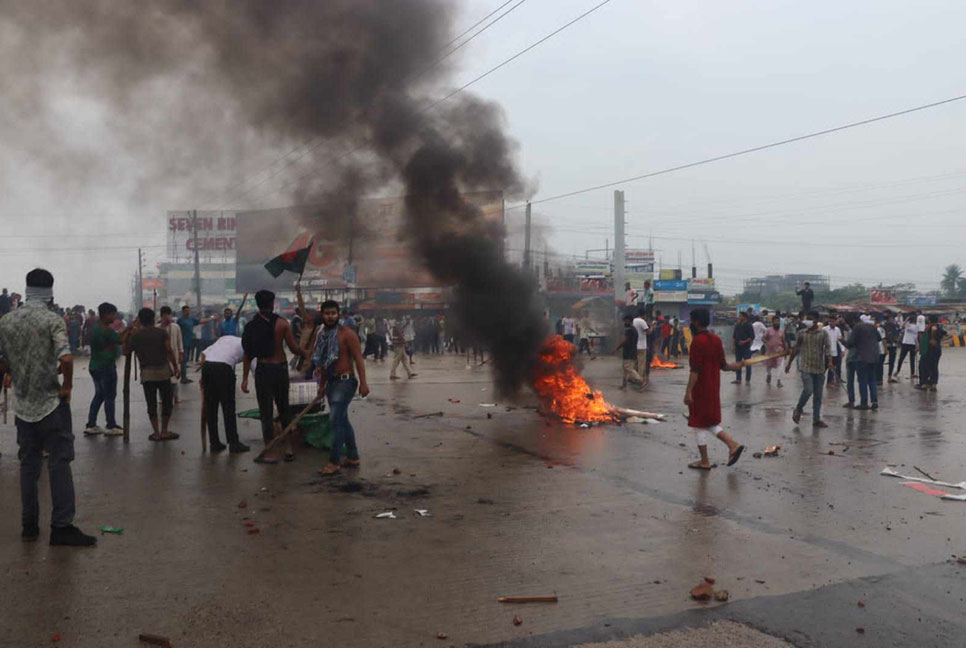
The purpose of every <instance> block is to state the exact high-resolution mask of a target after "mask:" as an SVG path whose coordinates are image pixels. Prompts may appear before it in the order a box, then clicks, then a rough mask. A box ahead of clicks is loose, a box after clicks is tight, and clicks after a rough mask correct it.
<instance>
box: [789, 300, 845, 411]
mask: <svg viewBox="0 0 966 648" xmlns="http://www.w3.org/2000/svg"><path fill="white" fill-rule="evenodd" d="M802 324H804V325H805V328H804V329H802V330H801V331H799V333H798V337H797V338H796V340H795V349H794V350H793V351H792V354H791V355H790V356H788V361H787V362H786V363H785V373H788V372H789V371H790V370H791V368H792V363H793V362H794V361H795V358H796V357H799V356H800V358H799V361H798V370H799V372H801V374H802V395H801V396H800V397H799V398H798V405H796V406H795V411H794V412H793V413H792V420H793V421H795V423H796V424H797V423H798V422H799V421H800V420H802V412H803V411H804V409H805V405H806V404H807V403H808V399H809V398H811V399H812V425H813V426H815V427H817V428H827V427H828V423H826V422H825V421H823V420H822V389H823V388H824V386H825V371H826V370H828V371H832V370H833V368H834V365H833V364H832V353H831V350H830V349H829V339H828V335H826V333H825V331H824V330H823V329H820V328H819V327H818V312H817V311H814V310H813V311H809V312H808V314H807V315H806V316H805V319H804V320H802Z"/></svg>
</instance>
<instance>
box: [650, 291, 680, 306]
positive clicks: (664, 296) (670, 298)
mask: <svg viewBox="0 0 966 648" xmlns="http://www.w3.org/2000/svg"><path fill="white" fill-rule="evenodd" d="M687 301H688V291H687V290H655V291H654V303H655V304H661V303H686V302H687Z"/></svg>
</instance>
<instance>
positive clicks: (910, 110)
mask: <svg viewBox="0 0 966 648" xmlns="http://www.w3.org/2000/svg"><path fill="white" fill-rule="evenodd" d="M963 99H966V94H964V95H959V96H956V97H950V98H948V99H943V100H941V101H934V102H932V103H928V104H923V105H921V106H916V107H914V108H906V109H905V110H900V111H898V112H893V113H888V114H886V115H879V116H878V117H870V118H868V119H863V120H861V121H857V122H851V123H849V124H843V125H842V126H836V127H834V128H826V129H824V130H820V131H815V132H813V133H808V134H806V135H799V136H797V137H792V138H789V139H784V140H780V141H778V142H772V143H770V144H763V145H761V146H755V147H752V148H748V149H743V150H740V151H735V152H733V153H727V154H725V155H718V156H715V157H711V158H705V159H704V160H698V161H697V162H689V163H687V164H680V165H678V166H674V167H670V168H667V169H661V170H660V171H651V172H650V173H643V174H641V175H638V176H632V177H630V178H624V179H623V180H615V181H613V182H606V183H604V184H599V185H595V186H593V187H587V188H585V189H577V190H575V191H569V192H567V193H563V194H559V195H556V196H550V197H549V198H541V199H540V200H531V201H530V204H531V205H538V204H540V203H545V202H550V201H553V200H560V199H562V198H569V197H571V196H579V195H581V194H585V193H590V192H591V191H599V190H600V189H608V188H610V187H617V186H619V185H622V184H627V183H629V182H636V181H637V180H645V179H647V178H653V177H656V176H660V175H667V174H669V173H674V172H675V171H683V170H684V169H691V168H694V167H698V166H703V165H705V164H712V163H714V162H721V161H722V160H729V159H731V158H736V157H740V156H742V155H748V154H750V153H758V152H760V151H765V150H768V149H772V148H777V147H779V146H785V145H786V144H793V143H795V142H801V141H804V140H807V139H813V138H816V137H821V136H823V135H830V134H832V133H838V132H840V131H844V130H848V129H850V128H857V127H859V126H866V125H868V124H873V123H875V122H880V121H884V120H886V119H892V118H894V117H901V116H903V115H908V114H911V113H914V112H919V111H922V110H928V109H930V108H936V107H939V106H944V105H946V104H950V103H954V102H956V101H962V100H963ZM525 205H526V203H521V204H519V205H513V206H512V207H507V209H520V208H522V207H524V206H525Z"/></svg>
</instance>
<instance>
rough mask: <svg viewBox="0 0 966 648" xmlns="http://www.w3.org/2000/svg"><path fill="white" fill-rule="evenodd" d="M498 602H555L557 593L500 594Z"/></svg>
mask: <svg viewBox="0 0 966 648" xmlns="http://www.w3.org/2000/svg"><path fill="white" fill-rule="evenodd" d="M497 601H499V602H500V603H556V602H557V595H556V594H553V595H551V596H501V597H500V598H498V599H497Z"/></svg>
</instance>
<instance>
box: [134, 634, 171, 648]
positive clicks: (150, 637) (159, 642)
mask: <svg viewBox="0 0 966 648" xmlns="http://www.w3.org/2000/svg"><path fill="white" fill-rule="evenodd" d="M138 641H141V642H144V643H146V644H151V645H152V646H165V647H166V648H171V640H170V639H168V638H167V637H162V636H161V635H156V634H149V633H147V632H142V633H141V634H139V635H138Z"/></svg>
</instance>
